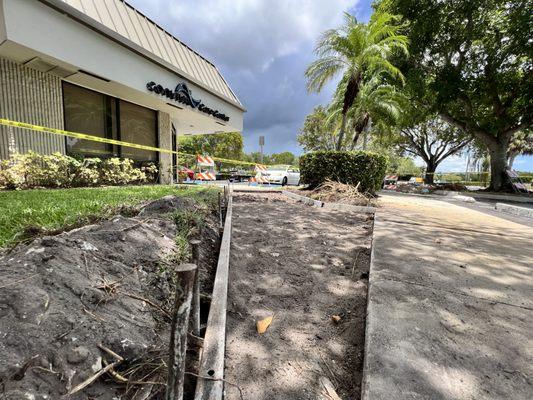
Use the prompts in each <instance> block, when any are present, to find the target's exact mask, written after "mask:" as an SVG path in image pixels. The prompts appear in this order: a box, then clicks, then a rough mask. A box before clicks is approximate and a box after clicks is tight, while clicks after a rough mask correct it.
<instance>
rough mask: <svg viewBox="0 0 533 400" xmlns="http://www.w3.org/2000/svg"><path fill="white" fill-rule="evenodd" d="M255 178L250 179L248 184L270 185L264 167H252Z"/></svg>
mask: <svg viewBox="0 0 533 400" xmlns="http://www.w3.org/2000/svg"><path fill="white" fill-rule="evenodd" d="M254 172H255V176H253V177H251V178H250V183H268V184H269V185H270V180H269V179H268V176H266V175H267V167H266V165H262V164H256V165H255V167H254Z"/></svg>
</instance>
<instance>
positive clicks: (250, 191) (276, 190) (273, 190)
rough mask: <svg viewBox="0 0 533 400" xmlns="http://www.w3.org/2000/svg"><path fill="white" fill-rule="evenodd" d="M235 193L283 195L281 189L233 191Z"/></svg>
mask: <svg viewBox="0 0 533 400" xmlns="http://www.w3.org/2000/svg"><path fill="white" fill-rule="evenodd" d="M233 193H281V190H280V189H233Z"/></svg>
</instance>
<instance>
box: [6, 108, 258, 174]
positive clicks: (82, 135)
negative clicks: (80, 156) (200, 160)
mask: <svg viewBox="0 0 533 400" xmlns="http://www.w3.org/2000/svg"><path fill="white" fill-rule="evenodd" d="M0 125H5V126H13V127H16V128H23V129H29V130H32V131H37V132H47V133H53V134H54V135H61V136H68V137H73V138H76V139H84V140H90V141H92V142H100V143H109V144H116V145H118V146H124V147H133V148H135V149H141V150H149V151H158V152H160V153H168V154H177V155H182V156H191V157H196V155H195V154H188V153H183V152H181V151H174V150H169V149H162V148H160V147H152V146H145V145H143V144H137V143H129V142H123V141H122V140H115V139H108V138H102V137H98V136H93V135H87V134H85V133H79V132H71V131H65V130H63V129H55V128H49V127H46V126H40V125H33V124H28V123H26V122H20V121H12V120H10V119H5V118H0ZM211 158H212V159H213V160H215V161H220V162H225V163H231V164H240V165H256V163H253V162H249V161H241V160H231V159H228V158H220V157H211Z"/></svg>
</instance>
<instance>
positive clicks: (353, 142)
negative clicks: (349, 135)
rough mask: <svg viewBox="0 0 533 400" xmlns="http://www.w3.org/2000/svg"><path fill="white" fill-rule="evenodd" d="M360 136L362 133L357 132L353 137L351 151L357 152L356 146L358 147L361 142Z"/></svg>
mask: <svg viewBox="0 0 533 400" xmlns="http://www.w3.org/2000/svg"><path fill="white" fill-rule="evenodd" d="M359 135H361V132H359V131H356V132H355V133H354V135H353V140H352V147H350V150H355V146H357V142H358V141H359Z"/></svg>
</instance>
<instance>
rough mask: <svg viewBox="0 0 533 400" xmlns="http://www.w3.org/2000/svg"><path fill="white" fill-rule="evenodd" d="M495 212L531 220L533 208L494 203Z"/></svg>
mask: <svg viewBox="0 0 533 400" xmlns="http://www.w3.org/2000/svg"><path fill="white" fill-rule="evenodd" d="M495 208H496V210H498V211H500V212H504V213H507V214H512V215H517V216H519V217H525V218H533V208H525V207H519V206H515V205H511V204H504V203H496V207H495Z"/></svg>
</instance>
